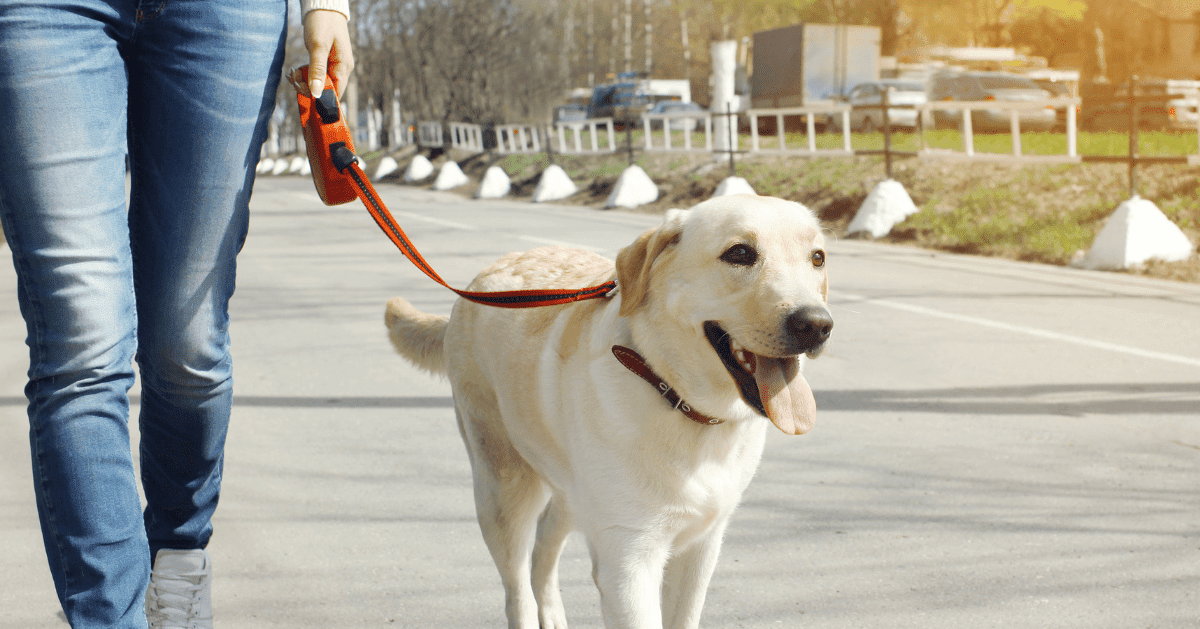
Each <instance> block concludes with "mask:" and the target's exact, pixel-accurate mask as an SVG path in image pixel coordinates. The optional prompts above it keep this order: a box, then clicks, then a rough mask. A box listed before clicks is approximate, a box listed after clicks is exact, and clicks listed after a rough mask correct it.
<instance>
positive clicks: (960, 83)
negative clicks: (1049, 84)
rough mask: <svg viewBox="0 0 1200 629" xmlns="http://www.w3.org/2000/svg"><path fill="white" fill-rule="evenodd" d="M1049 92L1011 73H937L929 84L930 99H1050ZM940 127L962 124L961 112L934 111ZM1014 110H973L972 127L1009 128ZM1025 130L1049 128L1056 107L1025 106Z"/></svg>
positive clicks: (1021, 116) (1022, 116)
mask: <svg viewBox="0 0 1200 629" xmlns="http://www.w3.org/2000/svg"><path fill="white" fill-rule="evenodd" d="M1049 99H1050V93H1049V92H1047V91H1046V90H1044V89H1042V88H1040V87H1038V85H1037V83H1034V82H1033V80H1032V79H1030V78H1028V77H1024V76H1021V75H1018V74H1010V73H1008V72H961V73H945V74H939V75H936V76H935V77H934V78H933V80H932V82H931V83H930V86H929V100H930V101H964V102H972V101H1008V102H1020V101H1040V100H1049ZM933 120H934V123H935V124H936V125H937V126H939V127H940V126H945V127H957V126H959V125H961V124H962V114H961V113H960V112H958V111H950V110H934V112H933ZM1011 120H1012V113H1011V110H1005V109H973V110H971V128H972V129H974V130H975V131H1008V130H1009V128H1010V127H1011ZM1018 120H1019V121H1020V123H1021V129H1022V130H1029V131H1049V130H1051V129H1053V128H1054V125H1055V124H1056V123H1057V115H1056V113H1055V111H1054V108H1053V107H1050V106H1046V107H1038V108H1035V109H1023V110H1021V111H1020V113H1019V114H1018Z"/></svg>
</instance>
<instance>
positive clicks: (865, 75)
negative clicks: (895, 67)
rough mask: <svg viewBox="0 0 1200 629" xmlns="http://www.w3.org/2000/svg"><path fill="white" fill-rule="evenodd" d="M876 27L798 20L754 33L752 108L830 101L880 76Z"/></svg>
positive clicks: (751, 79)
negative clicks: (800, 22)
mask: <svg viewBox="0 0 1200 629" xmlns="http://www.w3.org/2000/svg"><path fill="white" fill-rule="evenodd" d="M881 39H882V34H881V32H880V30H879V27H877V26H853V25H847V24H797V25H795V26H786V27H783V28H777V29H773V30H769V31H760V32H758V33H755V34H754V49H753V54H754V61H753V74H752V75H751V76H750V98H751V107H753V108H755V109H767V108H771V109H775V108H781V107H802V106H807V105H814V104H823V103H830V102H833V101H834V100H835V99H837V98H839V97H842V96H845V95H846V94H847V93H848V92H849V91H850V90H851V89H853V88H854V86H855V85H858V84H859V83H862V82H864V81H874V80H877V79H878V78H879V65H880V61H879V53H880V41H881Z"/></svg>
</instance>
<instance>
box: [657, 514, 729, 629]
mask: <svg viewBox="0 0 1200 629" xmlns="http://www.w3.org/2000/svg"><path fill="white" fill-rule="evenodd" d="M713 529H714V530H711V531H709V532H708V533H707V534H706V535H705V536H704V537H702V538H700V539H698V540H696V541H695V542H693V543H692V544H691V545H690V546H688V547H687V548H685V549H683V550H681V551H678V552H677V553H676V554H675V555H673V556H672V557H671V560H670V562H668V563H667V567H666V570H665V572H664V575H663V579H664V581H663V621H664V622H663V627H665V628H666V629H696V628H697V627H699V626H700V611H701V610H702V609H703V607H704V597H705V595H706V594H707V593H708V583H709V581H711V580H712V575H713V570H714V569H716V567H717V555H718V554H720V551H721V539H722V538H723V537H724V536H725V523H724V522H722V523H721V524H720V525H719V526H715V527H713Z"/></svg>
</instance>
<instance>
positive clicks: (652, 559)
mask: <svg viewBox="0 0 1200 629" xmlns="http://www.w3.org/2000/svg"><path fill="white" fill-rule="evenodd" d="M588 543H589V546H590V549H591V554H592V579H593V580H595V582H596V588H597V589H599V590H600V609H601V611H602V612H603V614H604V626H605V627H606V628H607V629H660V628H661V627H662V576H663V566H664V565H666V562H667V554H668V546H667V543H666V542H665V541H664V540H663V539H662V535H661V534H659V533H651V532H646V531H637V530H633V529H629V528H625V527H620V526H612V527H608V528H605V529H602V530H600V531H598V532H595V533H593V534H592V535H589V539H588Z"/></svg>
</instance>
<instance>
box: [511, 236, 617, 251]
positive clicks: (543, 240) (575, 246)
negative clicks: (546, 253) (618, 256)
mask: <svg viewBox="0 0 1200 629" xmlns="http://www.w3.org/2000/svg"><path fill="white" fill-rule="evenodd" d="M517 238H518V239H519V240H524V241H525V242H532V243H536V244H539V245H557V246H560V247H570V248H572V249H586V250H588V251H594V252H596V253H601V252H603V251H604V248H603V247H592V246H590V245H580V244H576V243H573V242H566V241H563V240H554V239H552V238H539V237H537V236H525V235H521V236H517Z"/></svg>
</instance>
